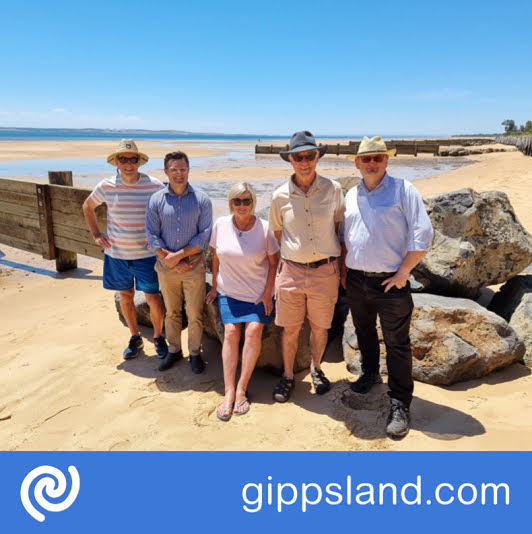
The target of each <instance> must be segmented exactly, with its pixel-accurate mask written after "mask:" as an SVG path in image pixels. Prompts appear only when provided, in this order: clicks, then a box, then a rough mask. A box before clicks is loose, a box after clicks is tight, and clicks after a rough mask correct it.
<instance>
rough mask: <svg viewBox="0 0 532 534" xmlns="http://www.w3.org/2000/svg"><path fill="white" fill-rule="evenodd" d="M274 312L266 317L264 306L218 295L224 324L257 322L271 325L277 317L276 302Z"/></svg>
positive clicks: (221, 318)
mask: <svg viewBox="0 0 532 534" xmlns="http://www.w3.org/2000/svg"><path fill="white" fill-rule="evenodd" d="M273 306H274V308H273V311H272V313H270V315H266V312H265V310H264V304H263V303H262V302H261V303H260V304H253V302H244V301H243V300H237V299H233V298H231V297H227V296H225V295H220V293H218V308H219V309H220V320H221V321H222V323H223V324H235V323H249V322H252V321H253V322H257V323H262V324H263V325H269V324H270V322H271V320H272V319H273V317H274V316H275V301H274V303H273Z"/></svg>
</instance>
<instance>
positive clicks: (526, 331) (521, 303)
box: [488, 274, 532, 367]
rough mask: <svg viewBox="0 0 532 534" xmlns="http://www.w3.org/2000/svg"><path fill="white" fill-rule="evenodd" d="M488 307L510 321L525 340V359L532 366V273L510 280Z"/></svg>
mask: <svg viewBox="0 0 532 534" xmlns="http://www.w3.org/2000/svg"><path fill="white" fill-rule="evenodd" d="M488 309H489V310H491V311H493V312H495V313H496V314H497V315H500V316H501V317H502V318H503V319H505V320H506V321H508V323H509V324H510V326H511V327H512V328H513V329H514V330H515V332H516V333H517V335H518V336H519V337H520V338H521V339H522V340H523V342H524V344H525V348H526V354H525V356H524V360H525V363H526V365H528V367H532V274H529V275H526V276H516V277H515V278H512V279H511V280H508V282H506V284H504V285H503V286H502V287H501V289H500V290H499V291H498V292H497V293H496V294H495V296H494V297H493V299H492V300H491V302H490V304H489V306H488Z"/></svg>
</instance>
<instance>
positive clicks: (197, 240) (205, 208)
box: [190, 195, 212, 250]
mask: <svg viewBox="0 0 532 534" xmlns="http://www.w3.org/2000/svg"><path fill="white" fill-rule="evenodd" d="M211 232H212V202H211V199H210V198H209V197H208V196H207V195H202V196H201V200H200V216H199V220H198V233H197V234H196V235H195V236H194V237H193V238H192V239H191V240H190V244H191V245H193V246H195V247H198V248H199V249H201V250H205V249H206V248H207V245H208V244H209V240H210V238H211Z"/></svg>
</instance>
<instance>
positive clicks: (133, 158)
mask: <svg viewBox="0 0 532 534" xmlns="http://www.w3.org/2000/svg"><path fill="white" fill-rule="evenodd" d="M117 159H118V161H119V162H120V163H138V162H139V158H138V156H131V157H130V158H126V157H125V156H118V158H117Z"/></svg>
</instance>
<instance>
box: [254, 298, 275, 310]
mask: <svg viewBox="0 0 532 534" xmlns="http://www.w3.org/2000/svg"><path fill="white" fill-rule="evenodd" d="M260 302H262V304H263V305H264V311H265V312H266V315H270V313H272V311H273V300H272V297H271V295H267V294H266V293H263V294H262V295H261V297H260V298H259V300H257V302H255V304H259V303H260Z"/></svg>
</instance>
